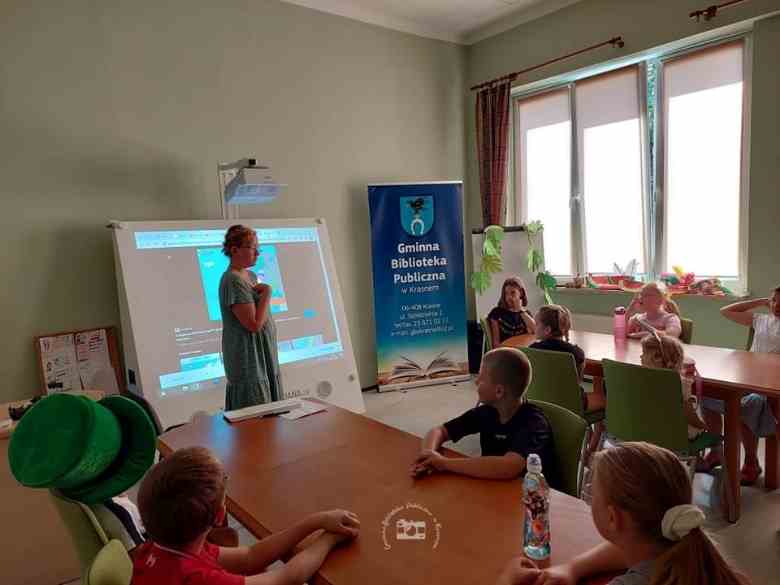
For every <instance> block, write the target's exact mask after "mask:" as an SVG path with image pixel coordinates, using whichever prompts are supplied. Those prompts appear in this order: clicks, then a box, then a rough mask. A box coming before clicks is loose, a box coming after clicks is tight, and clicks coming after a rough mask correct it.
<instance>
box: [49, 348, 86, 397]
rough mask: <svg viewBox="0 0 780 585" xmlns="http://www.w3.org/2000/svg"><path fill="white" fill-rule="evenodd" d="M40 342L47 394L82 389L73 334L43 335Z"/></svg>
mask: <svg viewBox="0 0 780 585" xmlns="http://www.w3.org/2000/svg"><path fill="white" fill-rule="evenodd" d="M39 343H40V347H41V366H42V367H43V379H44V382H45V384H46V392H47V394H52V393H55V392H64V391H68V390H81V379H80V377H79V370H78V363H77V360H76V349H75V347H74V345H73V335H70V334H68V335H54V336H52V337H42V338H41V339H40V340H39Z"/></svg>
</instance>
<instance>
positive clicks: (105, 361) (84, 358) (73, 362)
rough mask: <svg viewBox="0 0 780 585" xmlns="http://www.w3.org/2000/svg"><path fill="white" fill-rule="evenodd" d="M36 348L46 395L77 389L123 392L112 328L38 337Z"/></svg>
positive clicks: (107, 392) (112, 392) (109, 392)
mask: <svg viewBox="0 0 780 585" xmlns="http://www.w3.org/2000/svg"><path fill="white" fill-rule="evenodd" d="M36 349H37V350H38V355H39V358H40V367H41V377H42V379H43V383H44V386H45V390H46V393H47V394H54V393H57V392H72V391H77V390H100V391H102V392H104V393H106V394H118V393H119V392H120V387H119V381H120V380H121V378H120V372H121V371H122V369H121V366H120V364H119V352H118V349H117V346H116V337H115V334H114V329H113V328H101V329H89V330H84V331H72V332H68V333H59V334H56V335H46V336H42V337H37V338H36Z"/></svg>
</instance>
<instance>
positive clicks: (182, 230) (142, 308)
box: [113, 219, 365, 426]
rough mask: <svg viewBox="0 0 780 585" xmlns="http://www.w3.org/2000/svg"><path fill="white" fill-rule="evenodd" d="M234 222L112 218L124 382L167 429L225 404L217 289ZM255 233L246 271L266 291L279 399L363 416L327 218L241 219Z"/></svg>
mask: <svg viewBox="0 0 780 585" xmlns="http://www.w3.org/2000/svg"><path fill="white" fill-rule="evenodd" d="M233 223H236V221H226V220H214V221H166V222H114V224H113V225H114V253H115V261H116V268H117V282H118V287H119V301H120V311H121V316H122V334H123V342H124V350H125V357H126V364H127V370H128V371H127V376H128V385H129V387H130V388H131V389H132V388H134V387H135V389H136V391H137V392H139V393H140V394H142V395H143V396H144V398H146V399H147V400H148V401H149V402H150V403H151V404H152V405H153V406H154V407H155V409H156V410H157V414H158V416H159V417H160V419H161V421H162V423H163V425H164V426H169V425H172V424H176V423H181V422H185V421H187V420H188V419H189V418H190V416H191V415H192V414H193V413H195V412H196V411H199V410H203V411H207V412H215V411H217V410H218V409H220V408H223V407H224V405H225V370H224V366H223V362H222V320H221V315H220V310H219V298H218V289H219V281H220V278H221V277H222V273H223V272H224V271H225V270H226V268H227V267H228V258H227V257H226V256H225V255H224V254H222V242H223V240H224V236H225V231H226V230H227V228H228V227H229V226H230V225H232V224H233ZM242 223H244V224H245V225H249V226H250V227H252V228H253V229H255V230H256V231H257V236H258V244H259V252H260V254H259V257H258V261H257V264H256V265H255V266H254V267H253V268H252V270H254V272H255V273H256V274H257V276H258V278H259V279H260V280H261V281H263V282H267V283H268V284H270V285H271V287H272V289H273V294H272V298H271V313H272V315H273V319H274V321H275V323H276V328H277V336H278V349H279V363H280V364H281V370H282V383H283V386H284V390H285V398H294V397H305V396H312V397H318V398H322V399H323V400H326V401H328V402H331V403H333V404H335V405H338V406H342V407H344V408H348V409H350V410H353V411H355V412H363V411H364V410H365V408H364V405H363V397H362V394H361V390H360V383H359V381H358V376H357V369H356V367H355V358H354V354H353V352H352V343H351V341H350V338H349V328H348V327H347V320H346V317H345V314H344V308H343V304H342V300H341V292H340V290H339V285H338V278H337V277H336V268H335V264H334V262H333V255H332V252H331V247H330V239H329V238H328V231H327V228H326V226H325V222H324V220H320V219H287V220H243V221H242Z"/></svg>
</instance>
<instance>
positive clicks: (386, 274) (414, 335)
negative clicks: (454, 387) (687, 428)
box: [368, 181, 469, 390]
mask: <svg viewBox="0 0 780 585" xmlns="http://www.w3.org/2000/svg"><path fill="white" fill-rule="evenodd" d="M462 194H463V183H462V182H461V181H457V182H456V181H453V182H436V183H408V184H406V183H404V184H395V183H394V184H387V185H369V186H368V200H369V207H370V211H371V250H372V255H373V268H374V315H375V318H376V319H375V320H376V349H377V370H378V371H377V382H378V384H379V388H380V390H392V389H396V388H402V387H409V386H424V385H428V384H439V383H443V382H451V381H457V380H465V379H468V377H469V374H468V371H469V369H468V350H467V343H466V292H465V272H464V260H463V211H462V209H463V208H462V196H463V195H462Z"/></svg>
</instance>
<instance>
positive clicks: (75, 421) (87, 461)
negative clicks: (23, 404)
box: [8, 394, 156, 504]
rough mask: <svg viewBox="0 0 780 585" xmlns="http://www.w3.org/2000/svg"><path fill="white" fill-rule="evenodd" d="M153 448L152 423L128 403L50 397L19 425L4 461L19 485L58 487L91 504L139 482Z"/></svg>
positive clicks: (117, 399) (113, 398)
mask: <svg viewBox="0 0 780 585" xmlns="http://www.w3.org/2000/svg"><path fill="white" fill-rule="evenodd" d="M155 447H156V435H155V431H154V426H153V424H152V421H151V420H150V419H149V417H148V415H147V414H146V413H145V412H144V410H143V409H142V408H141V407H140V406H138V405H137V404H136V403H135V402H133V401H132V400H129V399H127V398H124V397H122V396H109V397H107V398H104V399H103V400H101V401H100V402H94V401H93V400H90V399H89V398H86V397H84V396H73V395H70V394H55V395H52V396H48V397H46V398H44V399H43V400H41V401H39V402H38V403H37V404H36V405H35V406H34V407H33V408H32V409H30V411H29V412H27V413H26V414H25V415H24V417H23V418H22V420H21V421H20V422H19V425H18V426H17V427H16V430H15V431H14V433H13V435H12V436H11V444H10V446H9V452H8V460H9V464H10V467H11V472H12V473H13V475H14V477H15V478H16V479H17V481H19V483H21V484H22V485H25V486H28V487H37V488H57V489H59V490H60V491H61V492H62V493H63V494H64V495H65V496H67V497H69V498H71V499H73V500H78V501H81V502H84V503H86V504H94V503H98V502H102V501H105V500H107V499H109V498H111V497H113V496H115V495H117V494H120V493H122V492H124V491H125V490H126V489H128V488H129V487H131V486H132V485H134V484H135V483H136V482H137V481H138V480H139V479H141V477H143V475H144V473H145V472H146V470H147V469H149V467H151V465H152V463H153V462H154V454H155Z"/></svg>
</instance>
